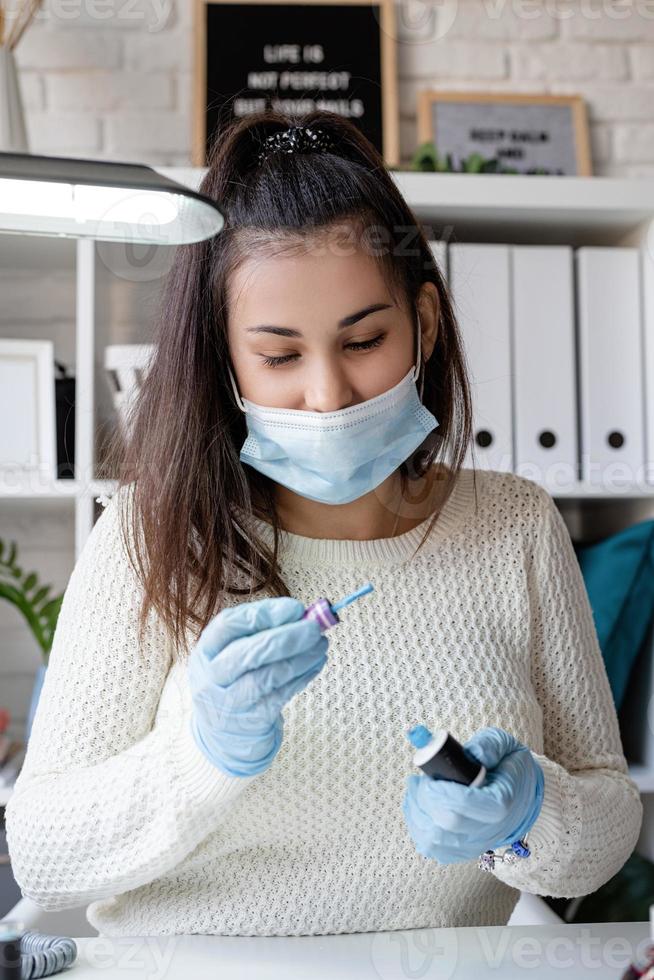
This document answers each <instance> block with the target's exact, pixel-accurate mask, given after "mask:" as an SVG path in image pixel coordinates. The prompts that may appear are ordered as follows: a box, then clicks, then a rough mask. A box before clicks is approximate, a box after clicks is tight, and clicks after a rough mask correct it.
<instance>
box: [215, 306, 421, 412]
mask: <svg viewBox="0 0 654 980" xmlns="http://www.w3.org/2000/svg"><path fill="white" fill-rule="evenodd" d="M417 316H418V355H417V357H416V363H415V364H414V365H413V380H414V382H417V381H418V377H419V375H420V368H421V367H422V358H421V340H422V329H421V327H420V314H419V313H418V314H417ZM227 370H228V371H229V380H230V381H231V383H232V391H233V392H234V398H235V399H236V404H237V405H238V407H239V408H240V409H241V411H242V412H243V413H245V411H246V409H245V405H244V404H243V401H242V399H241V396H240V395H239V393H238V388H237V387H236V381H235V380H234V375H233V374H232V369H231V367H230V366H229V364H228V365H227ZM424 387H425V375H424V372H423V375H422V378H421V381H420V401H422V393H423V390H424Z"/></svg>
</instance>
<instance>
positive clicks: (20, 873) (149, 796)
mask: <svg viewBox="0 0 654 980" xmlns="http://www.w3.org/2000/svg"><path fill="white" fill-rule="evenodd" d="M128 489H129V488H125V487H123V488H121V489H120V490H119V491H118V493H116V494H115V495H114V497H113V498H112V499H111V500H110V502H109V504H108V506H107V508H106V509H105V510H104V511H103V513H102V514H101V515H100V517H99V518H98V520H97V521H96V523H95V525H94V527H93V529H92V531H91V534H90V535H89V537H88V538H87V540H86V542H85V544H84V547H83V549H82V552H81V553H80V555H79V557H78V560H77V562H76V564H75V567H74V569H73V572H72V574H71V576H70V579H69V581H68V585H67V587H66V590H65V592H64V599H63V602H62V606H61V609H60V612H59V618H58V620H57V626H56V629H55V635H54V638H53V644H52V649H51V653H50V658H49V663H48V668H47V670H46V673H45V680H44V684H43V688H42V690H41V695H40V698H39V702H38V707H37V710H36V713H35V716H34V721H33V725H32V730H31V734H30V738H29V741H28V745H27V749H26V754H25V761H24V763H23V767H22V769H21V771H20V773H19V775H18V778H17V780H16V783H15V788H14V791H13V793H12V796H11V797H10V800H9V802H8V805H7V808H6V813H5V817H6V831H7V844H8V848H9V852H10V858H11V865H12V871H13V874H14V877H15V879H16V881H17V883H18V885H19V887H20V889H21V892H22V894H23V896H25V897H29V898H31V899H32V900H33V901H34V902H36V903H37V904H38V905H39V906H41V907H42V908H44V909H60V908H71V907H74V906H80V905H85V904H87V903H88V902H91V901H94V900H96V899H101V898H106V897H113V896H115V895H116V894H118V893H121V892H125V891H128V890H130V889H133V888H136V887H138V886H140V885H143V884H145V883H147V882H150V881H153V880H154V879H156V878H158V877H159V876H161V875H162V874H163V873H165V872H166V871H169V870H170V869H172V868H174V867H175V866H176V865H177V864H178V863H179V862H180V861H181V860H182V858H184V856H185V855H186V854H188V853H189V851H191V850H192V849H193V848H195V847H196V846H197V845H198V844H199V843H200V842H201V841H202V840H204V839H205V837H207V836H208V835H209V833H211V832H212V830H213V829H215V828H216V827H217V826H218V825H219V824H220V822H221V820H222V819H223V816H224V813H225V811H226V809H227V808H229V807H230V805H231V803H232V801H233V800H234V799H235V798H236V797H237V796H238V795H239V794H240V793H242V792H243V790H244V788H245V787H246V786H247V785H248V784H249V783H250V782H251V781H252V780H253V779H256V776H250V777H231V776H228V775H226V774H223V773H222V772H221V771H220V770H219V769H218V768H216V767H215V766H213V765H212V764H211V763H210V762H209V761H208V760H207V759H206V758H205V756H204V755H203V754H202V752H201V751H200V749H199V748H198V747H197V746H196V744H195V742H194V740H193V736H192V734H191V731H190V713H191V708H190V705H191V701H190V695H187V696H186V697H185V696H183V688H184V685H182V684H180V683H178V682H175V683H173V684H172V685H169V689H170V690H169V692H167V699H166V705H165V708H163V704H162V706H161V708H160V705H159V702H160V696H161V694H162V689H163V687H164V683H165V681H166V678H167V676H168V673H169V670H170V667H171V649H172V641H170V642H169V639H168V634H167V633H166V631H165V630H164V627H163V623H162V621H161V620H160V618H159V617H158V616H157V615H156V614H154V613H153V612H152V611H150V614H149V618H148V621H147V626H146V631H145V634H144V638H143V640H142V642H140V643H139V642H137V616H138V611H139V606H140V601H141V595H142V592H141V588H140V586H139V584H138V582H137V580H136V576H135V574H134V571H133V569H132V567H131V565H130V563H129V556H128V554H127V552H126V550H125V547H124V544H123V541H122V537H121V533H120V531H121V529H120V513H119V505H120V501H121V500H124V499H126V493H125V491H127V490H128Z"/></svg>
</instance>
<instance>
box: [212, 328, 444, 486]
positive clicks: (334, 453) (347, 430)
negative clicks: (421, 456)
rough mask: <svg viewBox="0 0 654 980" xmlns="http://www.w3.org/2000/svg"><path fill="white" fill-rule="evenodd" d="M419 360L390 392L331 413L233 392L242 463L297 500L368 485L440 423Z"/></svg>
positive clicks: (381, 478)
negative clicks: (425, 393) (428, 403)
mask: <svg viewBox="0 0 654 980" xmlns="http://www.w3.org/2000/svg"><path fill="white" fill-rule="evenodd" d="M420 363H421V362H420V320H418V357H417V360H416V363H415V364H414V365H412V366H411V369H410V370H409V371H408V373H407V374H406V375H405V376H404V377H403V378H402V380H401V381H398V383H397V384H396V385H395V386H394V387H393V388H389V389H388V391H384V392H382V394H381V395H376V396H375V397H374V398H369V399H368V400H367V401H364V402H360V403H359V404H358V405H352V406H350V407H348V408H341V409H338V410H337V411H335V412H305V411H301V410H299V409H294V408H268V407H265V406H263V405H257V404H255V403H254V402H251V401H249V400H248V399H247V398H243V399H242V400H241V398H240V396H239V393H238V389H237V387H236V382H235V381H234V375H233V374H232V372H231V369H230V370H229V375H230V379H231V382H232V388H233V389H234V396H235V398H236V403H237V405H238V406H239V408H240V409H241V410H242V411H243V412H245V415H246V422H247V429H248V435H247V438H246V439H245V442H244V443H243V445H242V447H241V452H240V459H241V462H243V463H247V464H248V465H249V466H252V467H254V469H256V470H258V471H259V472H260V473H264V474H265V475H266V476H269V477H270V478H271V479H273V480H275V481H276V482H277V483H281V484H282V486H285V487H288V488H289V490H293V491H294V492H295V493H298V494H300V495H301V496H302V497H308V498H309V499H310V500H318V501H321V502H322V503H325V504H347V503H350V501H352V500H356V499H357V498H358V497H362V496H363V495H364V494H366V493H369V492H370V491H371V490H374V489H375V487H377V486H379V484H380V483H382V482H383V481H384V480H385V479H386V478H387V477H388V476H390V474H391V473H392V472H393V471H394V470H395V469H396V468H397V467H398V466H400V464H401V463H403V462H404V461H405V460H406V459H407V458H408V457H409V456H410V455H411V454H412V453H413V452H415V450H416V449H418V448H419V447H420V445H421V444H422V443H423V442H424V441H425V439H426V438H427V435H428V434H429V433H430V432H432V430H433V429H435V428H436V427H437V426H438V420H437V419H436V417H435V416H434V415H432V413H431V412H430V411H429V410H428V409H427V408H426V407H425V406H424V405H423V404H422V400H421V399H422V387H423V386H424V379H423V384H422V385H421V391H420V394H418V389H417V387H416V381H417V379H418V375H419V373H420Z"/></svg>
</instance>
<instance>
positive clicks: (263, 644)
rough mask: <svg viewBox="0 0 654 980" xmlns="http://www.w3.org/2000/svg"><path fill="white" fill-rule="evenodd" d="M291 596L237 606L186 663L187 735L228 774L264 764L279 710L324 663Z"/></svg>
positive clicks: (318, 640) (275, 743)
mask: <svg viewBox="0 0 654 980" xmlns="http://www.w3.org/2000/svg"><path fill="white" fill-rule="evenodd" d="M303 613H304V606H303V604H302V603H301V602H300V600H299V599H293V598H292V597H291V596H276V597H274V598H266V599H258V600H256V601H255V602H242V603H240V604H239V605H237V606H232V607H228V608H226V609H223V610H221V612H219V613H218V615H217V616H215V617H214V618H213V619H212V620H211V621H210V622H209V623H208V624H207V625H206V626H205V628H204V630H203V631H202V633H201V634H200V637H199V639H198V642H197V643H196V644H195V646H194V647H193V649H192V650H191V654H190V657H189V661H188V671H189V684H190V688H191V693H192V699H193V712H192V716H191V731H192V733H193V737H194V739H195V742H196V744H197V745H198V747H199V748H200V749H201V751H202V752H203V754H204V755H205V756H206V758H207V759H209V761H210V762H212V763H213V764H214V765H215V766H217V767H218V768H219V769H220V770H222V771H223V772H225V773H227V774H228V775H230V776H252V775H256V774H257V773H260V772H263V771H264V770H266V769H268V767H269V766H270V765H271V763H272V761H273V759H274V757H275V756H276V755H277V753H278V751H279V749H280V748H281V744H282V736H283V729H284V718H283V716H282V713H281V710H282V708H283V706H284V705H285V704H286V702H287V701H289V700H290V699H291V698H292V697H293V695H294V694H297V692H298V691H301V690H302V689H303V688H304V687H306V685H307V684H308V683H309V682H310V681H311V680H313V678H314V677H315V676H316V674H318V673H319V672H320V671H321V670H322V668H323V667H324V665H325V663H326V662H327V653H326V652H327V647H328V646H329V641H328V639H327V637H326V636H323V635H322V633H321V632H320V627H319V625H318V623H316V622H315V621H314V620H312V619H302V618H301V617H302V615H303Z"/></svg>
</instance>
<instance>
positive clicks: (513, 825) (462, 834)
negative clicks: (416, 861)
mask: <svg viewBox="0 0 654 980" xmlns="http://www.w3.org/2000/svg"><path fill="white" fill-rule="evenodd" d="M463 745H464V748H465V749H466V750H468V751H469V752H470V754H471V755H472V756H474V757H475V759H477V760H478V761H479V762H481V763H483V765H485V766H486V769H487V773H486V779H485V782H484V784H483V785H482V786H476V787H474V788H473V787H470V786H465V785H464V784H463V783H457V782H454V781H453V780H451V779H433V778H432V777H431V776H427V775H426V773H420V774H413V775H411V776H409V777H408V779H407V790H406V792H405V795H404V800H403V802H402V812H403V813H404V819H405V821H406V824H407V827H408V829H409V833H410V834H411V837H412V838H413V841H414V843H415V845H416V849H417V850H418V851H419V853H420V854H423V855H424V856H425V857H429V858H434V859H435V860H436V861H438V862H439V863H440V864H455V863H458V862H460V861H470V860H471V859H473V858H478V857H479V855H480V854H482V853H483V851H487V850H489V849H491V848H493V849H494V848H498V847H504V846H507V845H509V844H511V843H512V842H513V841H514V840H518V839H519V838H520V837H522V835H523V834H525V833H526V832H527V830H529V828H530V827H531V825H532V824H533V823H534V821H535V820H536V817H537V816H538V814H539V813H540V809H541V806H542V802H543V789H544V776H543V769H542V766H541V765H540V764H539V763H538V762H537V761H536V759H534V757H533V755H532V754H531V752H530V751H529V749H528V748H527V747H526V746H524V745H522V743H520V742H518V741H517V740H516V739H515V738H514V737H513V735H510V734H509V732H506V731H504V729H503V728H490V727H489V728H480V729H479V730H478V731H476V732H475V733H474V735H473V736H472V737H471V738H470V739H468V741H467V742H464V743H463Z"/></svg>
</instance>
